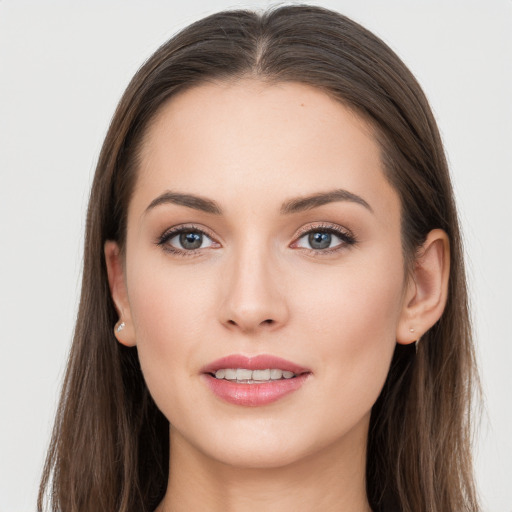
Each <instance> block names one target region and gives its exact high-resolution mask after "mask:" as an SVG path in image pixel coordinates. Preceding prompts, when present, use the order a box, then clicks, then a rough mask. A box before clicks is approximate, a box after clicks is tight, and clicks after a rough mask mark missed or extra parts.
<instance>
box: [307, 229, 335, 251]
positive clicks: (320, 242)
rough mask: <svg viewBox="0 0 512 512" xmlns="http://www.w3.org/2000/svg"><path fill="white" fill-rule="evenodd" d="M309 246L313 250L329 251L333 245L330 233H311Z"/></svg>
mask: <svg viewBox="0 0 512 512" xmlns="http://www.w3.org/2000/svg"><path fill="white" fill-rule="evenodd" d="M309 244H310V245H311V247H312V248H313V249H327V247H329V246H330V245H331V234H330V233H319V232H316V233H311V234H310V235H309Z"/></svg>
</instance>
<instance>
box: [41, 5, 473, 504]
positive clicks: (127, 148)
mask: <svg viewBox="0 0 512 512" xmlns="http://www.w3.org/2000/svg"><path fill="white" fill-rule="evenodd" d="M247 76H253V77H255V78H256V79H258V80H263V81H270V82H300V83H303V84H309V85H311V86H313V87H316V88H320V89H321V90H323V91H325V92H326V93H327V94H329V95H330V96H331V97H333V98H336V99H337V100H339V101H341V102H342V103H343V104H345V105H347V106H349V107H350V108H352V109H353V110H355V111H356V112H357V113H358V114H359V115H361V116H363V117H364V118H365V119H366V120H368V121H369V122H370V123H371V125H372V126H373V128H374V132H375V136H376V138H377V140H378V141H379V143H380V147H381V153H382V159H383V163H384V167H385V172H386V175H387V178H388V179H389V181H390V183H391V184H392V185H393V186H394V187H395V189H396V190H397V192H398V194H399V196H400V199H401V207H402V240H403V251H404V255H405V256H406V261H407V262H408V263H407V265H410V264H411V262H413V261H414V256H415V252H416V250H417V248H418V247H419V246H420V245H421V244H422V243H423V242H424V240H425V237H426V235H427V234H428V232H429V231H430V230H432V229H434V228H441V229H444V230H445V231H446V233H447V234H448V236H449V238H450V244H451V251H450V258H451V262H450V263H451V274H450V281H449V297H448V303H447V305H446V309H445V311H444V313H443V315H442V317H441V319H440V320H439V321H438V322H437V323H436V324H435V325H434V326H433V327H432V328H431V329H430V330H429V331H428V332H427V333H426V334H425V335H424V336H423V338H422V340H421V343H420V344H419V345H418V349H417V352H416V351H415V347H414V345H411V346H399V345H397V347H396V350H395V354H394V357H393V360H392V363H391V367H390V371H389V375H388V377H387V380H386V382H385V385H384V388H383V390H382V392H381V395H380V397H379V398H378V400H377V403H376V404H375V405H374V407H373V410H372V416H371V421H370V430H369V437H368V450H367V470H366V476H367V479H366V480H367V495H368V499H369V502H370V505H371V506H372V507H373V508H374V509H375V510H381V509H384V508H391V509H393V510H401V511H403V512H422V511H424V512H427V511H428V512H448V511H459V512H463V511H466V512H469V511H471V512H475V511H476V510H478V504H477V498H476V493H475V487H474V482H473V473H472V463H471V455H470V441H471V438H470V433H471V431H470V412H471V400H472V396H473V390H474V388H476V387H477V386H476V384H477V382H478V381H477V378H476V370H475V359H474V352H473V346H472V339H471V327H470V320H469V315H468V304H467V291H466V279H465V271H464V264H463V254H462V247H461V239H460V234H459V227H458V220H457V213H456V210H455V205H454V199H453V192H452V187H451V182H450V177H449V173H448V167H447V163H446V159H445V155H444V151H443V147H442V143H441V139H440V136H439V132H438V129H437V126H436V123H435V120H434V118H433V115H432V113H431V110H430V107H429V105H428V102H427V100H426V98H425V96H424V94H423V92H422V90H421V88H420V86H419V85H418V83H417V82H416V80H415V79H414V77H413V76H412V74H411V73H410V71H409V70H408V69H407V68H406V66H405V65H404V64H403V63H402V62H401V60H400V59H399V58H398V57H397V55H396V54H395V53H394V52H393V51H392V50H390V48H389V47H388V46H386V44H384V43H383V42H382V41H381V40H380V39H378V38H377V37H376V36H375V35H373V34H372V33H370V32H369V31H367V30H366V29H364V28H363V27H361V26H360V25H358V24H357V23H355V22H353V21H351V20H350V19H348V18H346V17H344V16H342V15H340V14H338V13H335V12H332V11H329V10H326V9H323V8H320V7H313V6H305V5H302V6H284V7H279V8H275V9H272V10H269V11H267V12H265V13H263V14H257V13H254V12H249V11H226V12H221V13H218V14H215V15H212V16H209V17H207V18H204V19H202V20H200V21H198V22H196V23H194V24H192V25H190V26H189V27H187V28H186V29H185V30H183V31H182V32H180V33H179V34H178V35H176V36H175V37H173V38H172V39H171V40H170V41H168V42H167V43H165V44H164V45H163V46H161V47H160V48H159V49H158V50H157V51H156V52H155V53H154V54H153V55H152V56H151V57H150V59H149V60H148V61H147V62H146V63H145V64H144V65H143V66H142V67H141V69H140V70H139V71H138V72H137V73H136V75H135V76H134V78H133V79H132V81H131V82H130V84H129V86H128V88H127V89H126V92H125V93H124V95H123V97H122V99H121V101H120V103H119V105H118V108H117V110H116V112H115V115H114V117H113V119H112V122H111V125H110V128H109V131H108V133H107V136H106V138H105V142H104V144H103V148H102V150H101V154H100V157H99V161H98V166H97V169H96V174H95V178H94V182H93V186H92V192H91V197H90V202H89V209H88V214H87V227H86V235H85V255H84V270H83V282H82V293H81V300H80V306H79V312H78V319H77V324H76V330H75V334H74V341H73V346H72V349H71V352H70V356H69V363H68V367H67V372H66V376H65V380H64V385H63V389H62V396H61V401H60V406H59V409H58V414H57V418H56V423H55V427H54V431H53V437H52V441H51V445H50V448H49V452H48V457H47V461H46V465H45V469H44V474H43V477H42V482H41V487H40V492H39V498H38V509H39V510H42V509H43V506H44V503H45V502H46V499H45V497H46V496H47V495H49V498H50V500H49V501H50V504H51V507H52V508H51V510H54V511H59V512H98V511H112V512H114V511H115V512H142V511H145V512H149V511H151V510H153V509H154V507H156V505H157V504H158V503H159V501H160V500H161V499H162V497H163V495H164V493H165V487H166V484H167V479H168V463H169V460H168V459H169V424H168V422H167V420H166V418H165V417H164V416H163V414H162V413H161V412H160V411H159V410H158V409H157V407H156V406H155V404H154V402H153V400H152V398H151V396H150V394H149V392H148V389H147V387H146V384H145V382H144V379H143V376H142V373H141V370H140V366H139V361H138V357H137V349H136V348H127V347H124V346H123V345H121V344H119V343H118V342H117V341H116V339H115V337H114V334H113V326H114V324H115V322H116V321H117V319H118V317H117V313H116V310H115V308H114V305H113V302H112V299H111V296H110V291H109V286H108V280H107V273H106V266H105V260H104V255H103V246H104V243H105V241H106V240H116V241H117V242H118V243H119V244H120V245H121V247H122V246H123V243H124V238H125V232H126V217H127V207H128V203H129V200H130V195H131V193H132V189H133V186H134V181H135V177H136V171H137V167H138V163H139V150H140V147H141V143H142V140H143V136H144V134H145V132H146V130H147V127H148V124H149V123H150V122H151V120H152V119H154V116H155V114H156V112H158V110H159V109H160V107H161V106H162V104H163V103H164V102H165V101H167V100H168V99H169V98H171V97H172V96H173V95H174V94H176V93H177V92H179V91H181V90H183V89H185V88H190V87H192V86H193V85H195V84H200V83H204V82H206V81H216V80H226V79H236V78H240V77H247Z"/></svg>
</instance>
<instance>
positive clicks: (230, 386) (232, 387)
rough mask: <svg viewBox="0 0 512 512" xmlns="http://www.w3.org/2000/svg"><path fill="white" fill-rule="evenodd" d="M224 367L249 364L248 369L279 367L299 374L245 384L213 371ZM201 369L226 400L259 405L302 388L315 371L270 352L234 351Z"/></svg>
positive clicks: (205, 377)
mask: <svg viewBox="0 0 512 512" xmlns="http://www.w3.org/2000/svg"><path fill="white" fill-rule="evenodd" d="M221 368H246V369H248V370H265V369H267V368H269V369H272V368H279V369H281V370H285V371H290V372H293V373H295V374H296V375H297V376H296V377H293V378H291V379H282V380H276V381H272V382H264V383H261V384H243V383H236V382H230V381H227V380H224V379H216V378H215V377H214V376H213V374H214V373H215V372H216V371H217V370H219V369H221ZM201 371H202V373H203V378H204V380H205V382H206V384H207V385H208V387H209V388H210V390H211V391H212V392H213V393H214V394H215V395H216V396H218V397H219V398H221V399H222V400H224V401H226V402H229V403H232V404H235V405H242V406H247V407H257V406H262V405H266V404H270V403H272V402H275V401H277V400H279V399H281V398H283V397H284V396H286V395H288V394H290V393H292V392H293V391H296V390H298V389H299V388H300V387H301V386H302V385H303V384H304V382H306V380H307V379H308V377H309V376H310V375H311V372H310V370H308V369H307V368H304V367H302V366H299V365H296V364H295V363H292V362H290V361H286V360H285V359H281V358H280V357H274V356H270V355H259V356H255V357H246V356H243V355H240V354H236V355H231V356H227V357H223V358H221V359H217V360H216V361H213V362H212V363H210V364H208V365H207V366H205V367H204V368H203V369H202V370H201Z"/></svg>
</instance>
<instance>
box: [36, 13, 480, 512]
mask: <svg viewBox="0 0 512 512" xmlns="http://www.w3.org/2000/svg"><path fill="white" fill-rule="evenodd" d="M474 378H475V367H474V355H473V348H472V343H471V332H470V326H469V320H468V310H467V297H466V288H465V277H464V267H463V261H462V253H461V247H460V240H459V230H458V224H457V216H456V211H455V206H454V202H453V194H452V190H451V184H450V179H449V175H448V170H447V165H446V161H445V157H444V153H443V149H442V145H441V141H440V137H439V134H438V130H437V127H436V125H435V121H434V119H433V117H432V114H431V112H430V109H429V107H428V103H427V101H426V99H425V97H424V95H423V93H422V91H421V89H420V87H419V86H418V84H417V82H416V81H415V79H414V78H413V77H412V75H411V73H410V72H409V71H408V70H407V69H406V68H405V66H404V65H403V63H402V62H401V61H400V60H399V59H398V57H397V56H396V55H395V54H394V53H393V52H392V51H391V50H390V49H389V48H388V47H387V46H386V45H385V44H384V43H383V42H382V41H380V40H379V39H378V38H376V37H375V36H374V35H372V34H371V33H369V32H368V31H366V30H365V29H363V28H362V27H360V26H359V25H357V24H356V23H354V22H352V21H351V20H349V19H347V18H345V17H343V16H341V15H339V14H336V13H334V12H331V11H327V10H324V9H322V8H318V7H309V6H295V7H282V8H278V9H274V10H271V11H268V12H267V13H265V14H263V15H257V14H254V13H251V12H245V11H232V12H224V13H219V14H217V15H213V16H211V17H208V18H205V19H203V20H201V21H199V22H197V23H195V24H193V25H191V26H190V27H188V28H187V29H185V30H184V31H182V32H181V33H180V34H178V35H177V36H176V37H174V38H173V39H172V40H170V41H169V42H168V43H166V44H165V45H163V46H162V47H161V48H160V49H159V50H158V51H157V52H156V53H155V54H154V55H153V56H152V57H151V58H150V59H149V60H148V62H146V63H145V64H144V66H143V67H142V68H141V69H140V70H139V71H138V73H137V74H136V76H135V77H134V79H133V80H132V82H131V83H130V85H129V86H128V88H127V90H126V92H125V94H124V96H123V98H122V99H121V102H120V104H119V106H118V109H117V111H116V114H115V116H114V118H113V120H112V123H111V126H110V129H109V132H108V134H107V137H106V139H105V142H104V145H103V149H102V152H101V155H100V159H99V162H98V167H97V171H96V175H95V179H94V183H93V188H92V194H91V199H90V206H89V212H88V222H87V233H86V243H85V259H84V277H83V285H82V297H81V303H80V310H79V317H78V321H77V327H76V333H75V340H74V345H73V349H72V353H71V356H70V361H69V366H68V370H67V374H66V379H65V384H64V389H63V394H62V399H61V406H60V410H59V415H58V418H57V422H56V426H55V430H54V435H53V440H52V444H51V447H50V451H49V455H48V459H47V464H46V467H45V472H44V476H43V481H42V484H41V490H40V497H39V505H38V506H39V508H40V509H41V508H42V506H43V501H44V494H45V492H46V490H48V488H49V487H51V494H52V500H53V501H52V505H53V507H54V510H62V511H68V510H69V511H71V510H75V511H79V512H84V511H93V510H94V511H97V510H116V511H123V512H124V511H136V510H147V511H152V510H156V511H158V512H168V511H171V510H172V511H181V510H205V509H206V510H220V509H222V510H236V511H243V510H248V509H251V510H252V509H254V508H255V507H261V508H262V509H264V510H276V511H278V510H285V509H286V510H289V509H300V510H318V509H322V510H333V511H334V510H351V511H368V510H383V511H388V510H403V511H414V512H417V511H422V510H424V511H427V510H429V511H443V512H445V511H448V510H454V511H455V510H467V511H469V510H471V511H474V510H477V509H478V505H477V502H476V497H475V490H474V485H473V480H472V468H471V457H470V453H469V426H470V425H469V406H470V398H471V393H472V389H473V384H472V383H473V382H474ZM50 477H51V479H52V480H51V482H52V483H51V486H50V484H49V482H50Z"/></svg>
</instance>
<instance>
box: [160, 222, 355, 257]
mask: <svg viewBox="0 0 512 512" xmlns="http://www.w3.org/2000/svg"><path fill="white" fill-rule="evenodd" d="M182 233H200V234H202V235H206V236H207V237H208V238H210V239H211V240H212V241H214V243H217V242H215V239H214V237H213V236H212V235H210V234H209V233H208V232H206V231H205V230H204V228H200V227H198V226H195V225H193V224H190V225H186V226H179V227H175V228H171V229H169V230H167V231H165V232H164V233H163V234H162V235H161V236H160V237H158V239H157V240H156V245H157V246H159V247H161V248H162V249H163V250H164V251H166V252H169V253H171V254H173V255H176V256H180V257H184V258H186V257H191V256H196V255H197V253H198V252H199V251H200V250H201V248H198V249H190V250H187V249H177V248H176V247H173V246H171V245H169V244H168V242H169V240H171V239H172V238H174V237H176V236H177V235H180V234H182ZM310 233H329V234H331V235H335V236H337V237H338V238H339V239H340V240H341V242H340V243H339V244H338V245H336V246H334V247H331V248H327V249H308V248H305V247H297V249H301V250H304V251H307V252H308V253H313V254H315V255H319V256H325V255H329V254H333V253H336V252H338V251H341V250H343V249H346V248H347V247H349V246H352V245H355V244H356V243H357V240H356V238H355V237H354V235H353V234H352V233H351V232H350V231H348V230H346V229H342V228H341V227H339V226H337V225H336V224H326V223H321V224H319V225H316V226H313V227H311V226H308V227H307V228H303V229H301V230H299V232H298V233H297V236H296V241H297V242H298V241H299V240H300V239H301V238H303V237H304V236H305V235H308V234H310ZM295 243H296V242H294V244H295Z"/></svg>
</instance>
